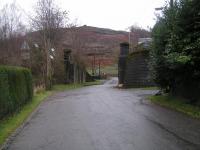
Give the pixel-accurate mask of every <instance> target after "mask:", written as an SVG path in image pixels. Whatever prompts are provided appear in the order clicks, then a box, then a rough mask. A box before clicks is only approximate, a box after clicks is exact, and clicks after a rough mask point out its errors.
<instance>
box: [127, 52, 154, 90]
mask: <svg viewBox="0 0 200 150" xmlns="http://www.w3.org/2000/svg"><path fill="white" fill-rule="evenodd" d="M148 62H149V51H148V50H143V51H138V52H133V53H131V54H130V55H129V56H128V58H127V61H126V71H125V79H124V87H147V86H154V85H155V84H154V82H153V81H152V79H151V76H150V69H149V65H148Z"/></svg>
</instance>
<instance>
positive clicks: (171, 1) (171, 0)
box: [170, 0, 174, 8]
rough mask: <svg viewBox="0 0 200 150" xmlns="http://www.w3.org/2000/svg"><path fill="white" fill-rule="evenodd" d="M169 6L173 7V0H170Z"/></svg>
mask: <svg viewBox="0 0 200 150" xmlns="http://www.w3.org/2000/svg"><path fill="white" fill-rule="evenodd" d="M170 7H171V8H173V7H174V0H170Z"/></svg>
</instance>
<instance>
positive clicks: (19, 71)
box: [0, 66, 33, 119]
mask: <svg viewBox="0 0 200 150" xmlns="http://www.w3.org/2000/svg"><path fill="white" fill-rule="evenodd" d="M32 97H33V86H32V75H31V72H30V70H28V69H25V68H21V67H10V66H9V67H8V66H0V119H3V118H4V117H5V116H7V115H10V114H13V113H14V112H16V111H18V110H20V109H21V107H22V106H23V105H24V104H26V103H27V102H28V101H31V100H32Z"/></svg>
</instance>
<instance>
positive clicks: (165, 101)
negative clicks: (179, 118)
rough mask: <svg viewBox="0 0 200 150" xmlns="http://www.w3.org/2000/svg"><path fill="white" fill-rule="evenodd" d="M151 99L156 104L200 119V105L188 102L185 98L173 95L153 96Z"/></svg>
mask: <svg viewBox="0 0 200 150" xmlns="http://www.w3.org/2000/svg"><path fill="white" fill-rule="evenodd" d="M149 99H150V100H151V102H153V103H155V104H158V105H161V106H164V107H167V108H171V109H173V110H176V111H179V112H182V113H184V114H187V115H189V116H191V117H193V118H197V119H200V107H198V106H194V105H191V104H188V103H186V101H185V100H183V99H180V98H175V97H171V96H151V97H149Z"/></svg>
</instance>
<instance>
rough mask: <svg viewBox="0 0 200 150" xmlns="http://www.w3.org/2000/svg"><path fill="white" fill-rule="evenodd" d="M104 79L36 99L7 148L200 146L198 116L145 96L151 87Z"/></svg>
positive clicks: (195, 149)
mask: <svg viewBox="0 0 200 150" xmlns="http://www.w3.org/2000/svg"><path fill="white" fill-rule="evenodd" d="M114 84H116V79H112V80H110V81H108V82H106V83H105V84H104V85H98V86H91V87H85V88H81V89H77V90H73V91H67V92H60V93H57V94H55V95H53V96H51V97H50V98H49V99H48V100H47V101H45V102H44V103H43V104H42V105H40V107H39V109H38V111H37V113H35V115H34V116H33V117H32V118H31V120H30V121H29V122H28V123H27V124H26V126H25V127H24V128H23V129H22V131H21V132H20V133H19V134H18V135H17V136H16V137H14V140H13V141H12V143H11V144H10V145H9V147H8V149H9V150H200V121H199V120H195V119H191V118H189V117H188V116H186V115H184V114H181V113H177V112H174V111H172V110H168V109H165V108H162V107H159V106H156V105H153V104H150V103H149V102H148V101H147V100H145V96H147V95H150V94H153V93H155V92H156V91H152V90H141V89H116V88H113V86H114Z"/></svg>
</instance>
